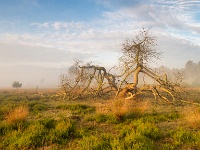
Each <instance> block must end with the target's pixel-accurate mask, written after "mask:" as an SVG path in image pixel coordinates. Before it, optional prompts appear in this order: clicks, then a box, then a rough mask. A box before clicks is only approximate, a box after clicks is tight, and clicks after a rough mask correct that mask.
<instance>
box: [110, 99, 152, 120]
mask: <svg viewBox="0 0 200 150" xmlns="http://www.w3.org/2000/svg"><path fill="white" fill-rule="evenodd" d="M109 107H110V111H111V113H112V114H114V115H115V116H116V117H117V119H118V120H119V121H122V120H123V119H124V118H125V117H126V116H130V115H131V116H133V117H138V116H140V115H142V114H144V113H145V111H146V110H147V109H148V108H150V103H149V102H148V101H134V100H125V99H117V100H114V101H113V102H112V104H111V105H110V106H109Z"/></svg>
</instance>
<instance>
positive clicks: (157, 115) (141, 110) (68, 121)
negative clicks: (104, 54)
mask: <svg viewBox="0 0 200 150" xmlns="http://www.w3.org/2000/svg"><path fill="white" fill-rule="evenodd" d="M190 90H191V91H192V92H193V94H197V96H196V97H194V95H193V96H190V97H189V96H188V97H189V98H188V99H192V98H195V100H196V102H198V101H199V96H198V95H199V94H198V92H199V91H198V90H194V89H190ZM43 92H44V94H35V93H34V90H33V91H31V90H21V91H20V90H18V91H16V90H13V91H11V90H10V91H9V90H1V91H0V149H2V150H15V149H17V150H21V149H24V150H26V149H41V150H42V149H46V150H51V149H52V150H61V149H63V150H64V149H67V150H68V149H69V150H75V149H78V150H79V149H80V150H81V149H82V150H131V149H134V150H154V149H155V150H171V149H175V150H176V149H183V150H184V149H187V150H190V149H191V150H193V149H194V150H198V149H200V130H199V128H200V107H199V106H197V105H191V104H190V105H189V104H184V105H179V106H173V105H171V104H167V103H164V102H163V101H158V102H157V103H155V101H154V99H153V98H151V97H149V98H148V97H145V98H143V99H142V98H140V99H138V100H123V99H114V98H112V97H107V98H105V99H103V98H101V99H79V100H60V99H58V98H56V97H53V95H54V92H56V91H54V90H49V91H48V90H44V91H43ZM45 92H46V93H48V94H45Z"/></svg>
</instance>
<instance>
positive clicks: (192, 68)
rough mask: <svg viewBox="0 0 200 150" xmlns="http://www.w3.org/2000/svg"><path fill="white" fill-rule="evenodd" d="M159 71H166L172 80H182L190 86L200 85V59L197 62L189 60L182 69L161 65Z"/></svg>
mask: <svg viewBox="0 0 200 150" xmlns="http://www.w3.org/2000/svg"><path fill="white" fill-rule="evenodd" d="M157 72H159V73H163V74H164V73H166V74H167V75H168V77H169V78H170V79H171V80H178V79H179V80H182V82H183V83H185V84H186V85H188V86H200V61H199V62H198V63H195V62H193V61H192V60H189V61H187V62H186V64H185V67H184V68H181V69H178V68H173V69H170V68H167V67H165V66H161V67H159V68H157Z"/></svg>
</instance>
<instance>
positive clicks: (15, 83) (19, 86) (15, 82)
mask: <svg viewBox="0 0 200 150" xmlns="http://www.w3.org/2000/svg"><path fill="white" fill-rule="evenodd" d="M12 87H13V88H17V89H18V88H21V87H22V83H19V81H14V82H13V83H12Z"/></svg>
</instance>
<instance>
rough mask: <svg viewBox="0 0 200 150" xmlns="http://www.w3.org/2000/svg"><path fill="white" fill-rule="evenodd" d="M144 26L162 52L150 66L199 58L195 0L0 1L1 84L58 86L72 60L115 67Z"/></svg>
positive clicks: (173, 64) (199, 33)
mask: <svg viewBox="0 0 200 150" xmlns="http://www.w3.org/2000/svg"><path fill="white" fill-rule="evenodd" d="M143 27H144V28H146V29H150V33H151V34H152V35H154V36H156V37H157V44H158V45H157V47H156V48H157V50H158V51H160V52H163V57H162V60H157V61H155V62H154V63H153V64H150V65H152V66H153V67H159V66H161V65H163V66H167V67H169V68H184V66H185V64H186V62H187V61H188V60H193V61H194V62H199V61H200V1H199V0H0V88H11V85H12V83H13V82H14V81H19V82H21V83H22V84H23V85H22V87H23V88H35V87H37V86H38V87H39V88H47V87H49V88H52V87H58V82H59V75H60V74H62V73H66V71H67V68H68V67H69V66H70V65H72V64H73V62H74V59H78V60H82V61H84V62H92V63H93V64H94V65H99V66H105V67H107V68H109V67H112V66H114V65H117V64H118V58H119V56H120V55H121V54H120V49H121V45H122V43H123V42H124V41H125V40H126V38H130V39H132V38H134V36H135V35H136V34H137V33H138V31H139V30H141V29H142V28H143Z"/></svg>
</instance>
